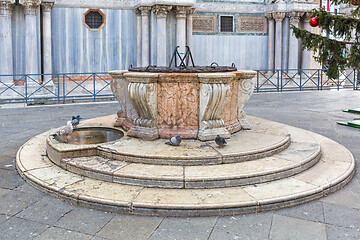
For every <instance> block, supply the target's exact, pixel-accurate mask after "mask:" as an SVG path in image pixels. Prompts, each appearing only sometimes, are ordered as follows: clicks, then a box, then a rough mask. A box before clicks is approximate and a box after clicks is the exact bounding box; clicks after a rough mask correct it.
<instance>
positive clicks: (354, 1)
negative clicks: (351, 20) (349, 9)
mask: <svg viewBox="0 0 360 240" xmlns="http://www.w3.org/2000/svg"><path fill="white" fill-rule="evenodd" d="M351 4H352V5H354V6H357V5H358V4H359V2H358V0H353V1H352V2H351Z"/></svg>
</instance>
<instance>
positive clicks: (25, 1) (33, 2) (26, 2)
mask: <svg viewBox="0 0 360 240" xmlns="http://www.w3.org/2000/svg"><path fill="white" fill-rule="evenodd" d="M19 3H20V5H22V6H23V7H24V13H25V15H35V16H36V15H37V8H38V7H39V6H40V4H41V1H40V0H20V2H19Z"/></svg>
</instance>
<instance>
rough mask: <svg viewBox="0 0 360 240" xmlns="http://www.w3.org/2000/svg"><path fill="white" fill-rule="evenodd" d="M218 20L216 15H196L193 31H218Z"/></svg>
mask: <svg viewBox="0 0 360 240" xmlns="http://www.w3.org/2000/svg"><path fill="white" fill-rule="evenodd" d="M216 29H217V21H216V16H215V15H194V16H193V32H216Z"/></svg>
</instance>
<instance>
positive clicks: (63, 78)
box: [62, 74, 66, 104]
mask: <svg viewBox="0 0 360 240" xmlns="http://www.w3.org/2000/svg"><path fill="white" fill-rule="evenodd" d="M62 80H63V104H64V103H65V98H66V96H65V74H63V77H62Z"/></svg>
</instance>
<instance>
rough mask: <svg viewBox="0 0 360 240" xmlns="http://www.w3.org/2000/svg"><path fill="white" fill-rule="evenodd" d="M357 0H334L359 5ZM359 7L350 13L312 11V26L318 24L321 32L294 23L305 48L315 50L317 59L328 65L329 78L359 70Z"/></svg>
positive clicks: (294, 30) (334, 1)
mask: <svg viewBox="0 0 360 240" xmlns="http://www.w3.org/2000/svg"><path fill="white" fill-rule="evenodd" d="M357 1H358V0H355V1H354V0H353V1H351V0H350V1H349V0H332V1H331V3H332V4H334V5H339V4H343V3H348V4H351V5H353V6H354V5H356V6H357V3H358V2H357ZM359 8H360V7H356V8H354V10H352V12H351V15H350V16H344V15H335V14H333V13H331V12H329V11H326V10H325V9H324V8H320V9H315V10H313V13H312V16H311V19H310V22H309V24H310V26H312V27H319V28H320V30H321V33H320V34H314V33H311V32H309V31H306V30H304V29H299V28H296V27H294V26H291V28H292V30H293V32H294V34H295V37H296V38H299V39H301V40H302V44H303V48H304V49H307V50H312V51H313V52H314V58H315V60H316V61H317V62H319V63H320V64H322V65H325V66H327V67H328V71H327V72H326V73H327V75H328V77H329V78H331V79H336V78H338V77H339V71H341V70H344V69H347V68H352V69H356V70H359V69H360V19H359V17H360V9H359Z"/></svg>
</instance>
